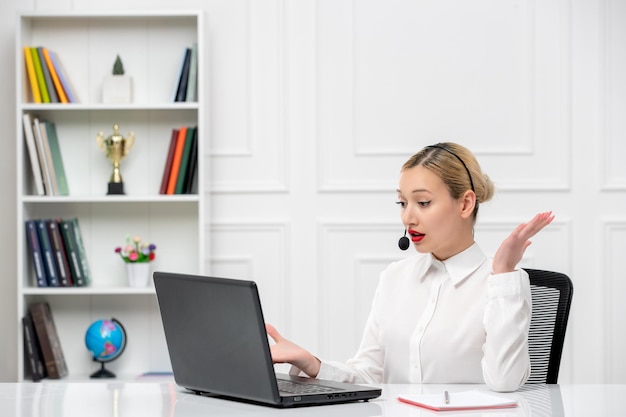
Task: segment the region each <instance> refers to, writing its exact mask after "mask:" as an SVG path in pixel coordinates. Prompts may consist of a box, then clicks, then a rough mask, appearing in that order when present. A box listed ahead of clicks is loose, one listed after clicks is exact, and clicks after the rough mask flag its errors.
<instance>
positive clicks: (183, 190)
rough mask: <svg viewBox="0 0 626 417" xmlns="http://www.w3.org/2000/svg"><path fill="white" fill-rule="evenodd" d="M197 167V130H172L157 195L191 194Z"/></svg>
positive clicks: (193, 191)
mask: <svg viewBox="0 0 626 417" xmlns="http://www.w3.org/2000/svg"><path fill="white" fill-rule="evenodd" d="M197 167H198V128H197V127H185V126H182V127H180V128H178V129H173V130H172V135H171V138H170V146H169V149H168V152H167V159H166V160H165V167H164V168H163V176H162V178H161V187H160V189H159V194H193V193H195V191H196V181H195V180H196V176H197V173H196V171H197Z"/></svg>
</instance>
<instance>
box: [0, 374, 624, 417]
mask: <svg viewBox="0 0 626 417" xmlns="http://www.w3.org/2000/svg"><path fill="white" fill-rule="evenodd" d="M477 387H478V388H482V387H481V386H476V385H382V388H383V395H382V397H381V398H379V399H377V400H374V401H370V402H366V403H355V404H337V405H330V406H322V407H307V408H298V409H286V410H279V409H274V408H270V407H264V406H257V405H250V404H244V403H237V402H233V401H227V400H222V399H216V398H207V397H201V396H197V395H194V394H191V393H189V392H187V391H185V390H184V389H182V388H180V387H178V386H176V385H175V384H174V383H170V382H125V383H124V382H114V381H109V382H85V383H79V382H42V383H36V384H35V383H4V384H0V410H1V411H0V414H2V416H5V417H74V416H76V417H85V416H89V417H100V416H102V417H143V416H145V417H148V416H149V417H192V416H193V417H197V416H225V415H228V416H229V417H251V416H255V417H256V416H267V417H269V416H272V417H275V416H288V417H291V416H305V417H306V416H310V417H325V416H328V417H366V416H387V417H390V416H393V417H403V416H409V417H434V416H445V417H457V416H466V417H469V416H472V417H477V416H484V417H496V416H497V417H503V416H506V417H509V416H533V417H538V416H539V417H542V416H566V417H571V416H581V417H583V416H584V417H588V416H603V417H617V416H620V417H622V416H626V385H581V384H573V385H560V386H559V385H552V386H546V385H539V386H535V387H533V388H532V389H525V390H522V391H519V392H515V393H510V394H506V395H507V396H513V397H515V398H517V399H518V400H519V403H520V406H519V407H517V408H515V409H509V410H491V411H478V412H463V413H458V412H450V411H449V412H443V413H435V412H432V411H428V410H424V409H421V408H419V407H415V406H411V405H408V404H404V403H400V402H399V401H398V400H397V399H396V398H397V396H398V395H400V394H406V393H422V392H424V393H433V392H434V393H442V392H443V391H444V390H448V391H450V393H454V392H455V391H462V390H466V389H472V388H477Z"/></svg>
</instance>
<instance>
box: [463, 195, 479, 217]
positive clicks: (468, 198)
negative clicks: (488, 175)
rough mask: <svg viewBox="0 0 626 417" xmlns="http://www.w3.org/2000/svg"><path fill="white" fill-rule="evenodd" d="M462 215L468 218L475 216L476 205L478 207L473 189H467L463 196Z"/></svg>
mask: <svg viewBox="0 0 626 417" xmlns="http://www.w3.org/2000/svg"><path fill="white" fill-rule="evenodd" d="M460 201H461V217H463V218H468V217H471V216H473V214H474V207H476V194H474V192H473V191H471V190H467V191H466V192H465V193H464V194H463V195H462V196H461V200H460Z"/></svg>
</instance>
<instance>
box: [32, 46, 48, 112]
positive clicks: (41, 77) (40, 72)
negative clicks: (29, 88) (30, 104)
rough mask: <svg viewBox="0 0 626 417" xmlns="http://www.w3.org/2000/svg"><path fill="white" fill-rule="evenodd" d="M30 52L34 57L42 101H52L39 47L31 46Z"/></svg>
mask: <svg viewBox="0 0 626 417" xmlns="http://www.w3.org/2000/svg"><path fill="white" fill-rule="evenodd" d="M30 54H31V56H32V57H33V66H34V67H35V74H37V84H38V85H39V91H40V92H41V102H42V103H50V96H49V95H48V87H46V80H45V78H44V75H43V69H42V67H41V61H39V52H37V48H30Z"/></svg>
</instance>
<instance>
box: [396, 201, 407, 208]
mask: <svg viewBox="0 0 626 417" xmlns="http://www.w3.org/2000/svg"><path fill="white" fill-rule="evenodd" d="M396 204H397V205H399V206H400V207H402V208H404V206H406V203H405V202H404V201H396Z"/></svg>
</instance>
